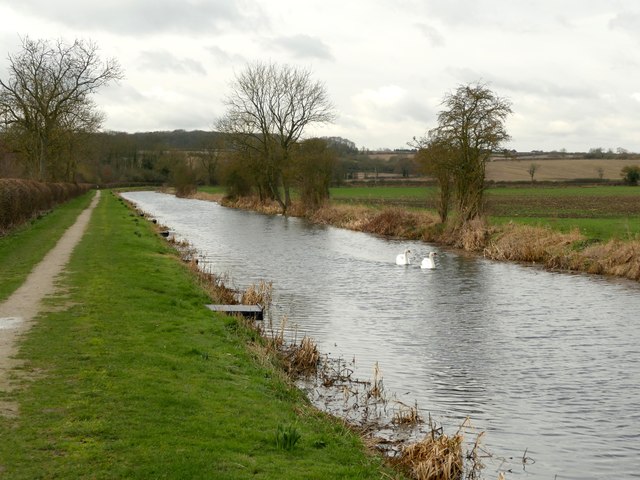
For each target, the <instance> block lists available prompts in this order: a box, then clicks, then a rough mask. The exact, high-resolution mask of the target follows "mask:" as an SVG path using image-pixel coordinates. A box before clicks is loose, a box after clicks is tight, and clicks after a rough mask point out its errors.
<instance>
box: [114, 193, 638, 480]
mask: <svg viewBox="0 0 640 480" xmlns="http://www.w3.org/2000/svg"><path fill="white" fill-rule="evenodd" d="M123 196H124V197H125V198H127V199H129V200H131V201H132V202H134V203H135V204H136V205H137V206H138V207H139V208H140V209H142V210H144V211H145V212H148V213H149V214H151V215H153V216H154V217H155V218H157V219H158V221H159V222H160V223H162V224H164V225H167V226H168V227H169V228H171V229H172V230H173V231H175V232H176V235H177V236H178V237H179V238H184V239H186V240H188V241H189V242H190V243H191V245H192V246H194V247H195V248H196V249H197V250H198V251H199V252H200V255H201V256H202V258H203V259H204V260H205V261H206V262H207V263H206V264H207V265H210V268H211V270H212V271H213V272H214V273H217V274H219V275H222V274H225V275H228V276H229V278H230V280H231V283H232V286H236V287H239V288H244V287H246V286H248V285H250V284H252V283H257V282H259V281H260V280H267V281H272V282H273V288H274V309H275V312H276V314H277V315H278V316H280V315H286V316H287V318H288V321H289V323H290V324H291V323H293V324H295V325H296V327H297V330H298V332H299V336H302V335H303V334H306V335H309V336H310V337H312V338H313V339H314V340H315V341H316V342H317V343H318V347H319V349H320V350H321V352H322V353H327V354H330V355H331V356H333V357H342V358H345V359H352V358H355V359H356V365H357V367H356V370H357V371H356V375H357V376H359V377H362V378H364V379H370V378H371V377H372V375H373V373H372V372H373V367H374V365H375V364H376V362H377V363H378V365H379V367H380V370H381V373H382V375H383V378H384V385H385V388H386V389H387V390H390V391H392V392H394V394H395V395H396V396H397V398H398V399H400V400H401V401H402V402H404V403H406V404H410V405H413V404H414V402H417V404H418V407H419V408H420V410H421V411H422V412H429V413H430V414H431V415H432V416H433V417H434V418H435V419H436V420H438V421H439V422H442V423H443V424H444V425H445V426H446V427H454V428H455V427H456V426H457V425H459V424H460V423H461V422H462V421H463V420H464V419H465V418H466V417H470V418H471V422H472V424H473V425H474V426H475V427H477V428H479V429H480V430H483V431H485V432H486V433H485V436H484V437H483V440H484V444H485V445H486V446H487V448H488V450H490V451H491V452H492V453H493V454H494V455H495V457H494V458H493V459H490V460H489V461H488V462H487V468H486V469H485V472H484V475H485V477H486V478H497V471H498V469H500V470H507V469H510V470H511V472H509V473H507V478H531V479H549V480H553V479H554V478H557V479H610V478H616V479H622V478H640V286H639V285H638V284H637V283H635V282H628V281H622V280H612V279H607V278H602V277H597V276H586V275H572V274H566V273H552V272H547V271H543V270H541V269H539V268H535V267H525V266H520V265H516V264H510V263H500V262H493V261H489V260H485V259H482V258H476V257H470V256H464V255H458V254H455V253H451V252H448V251H445V250H441V249H439V248H437V247H434V246H430V245H427V244H425V243H421V242H413V241H398V240H388V239H384V238H380V237H376V236H372V235H368V234H364V233H357V232H351V231H347V230H341V229H337V228H333V227H326V226H316V225H310V224H308V223H307V222H305V221H304V220H301V219H297V218H287V217H283V216H266V215H261V214H257V213H253V212H246V211H240V210H233V209H228V208H224V207H221V206H220V205H218V204H216V203H212V202H204V201H198V200H189V199H178V198H175V197H174V196H171V195H165V194H160V193H155V192H128V193H126V194H124V195H123ZM405 248H409V249H411V252H412V253H411V258H412V260H413V263H412V264H411V265H409V266H398V265H396V264H395V257H396V255H397V254H398V253H402V251H404V249H405ZM432 250H433V251H437V253H438V256H437V257H436V258H437V260H436V261H437V268H436V269H434V270H422V269H421V268H420V267H419V263H420V260H421V259H422V258H423V257H426V256H427V255H428V253H429V252H430V251H432ZM523 457H526V458H527V461H526V462H521V461H520V460H519V459H522V458H523ZM503 460H505V461H504V463H503Z"/></svg>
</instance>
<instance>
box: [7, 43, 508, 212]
mask: <svg viewBox="0 0 640 480" xmlns="http://www.w3.org/2000/svg"><path fill="white" fill-rule="evenodd" d="M122 77H123V73H122V70H121V68H120V66H119V64H118V62H117V61H116V60H115V59H108V60H106V61H102V60H101V59H100V58H99V56H98V49H97V46H96V45H95V44H93V43H88V42H83V41H75V42H74V43H72V44H70V45H67V44H64V43H63V42H61V41H58V42H55V43H52V42H49V41H47V40H37V41H33V40H31V39H29V38H25V39H24V40H23V42H22V50H21V52H19V53H18V54H16V55H10V56H9V76H8V78H7V79H0V118H1V120H2V124H0V133H1V136H0V155H2V158H5V159H7V158H9V159H10V160H11V159H12V160H13V161H14V165H19V166H21V167H22V169H23V171H25V172H26V174H27V175H28V176H29V177H31V178H34V179H38V180H52V181H55V180H67V181H73V180H76V179H78V177H84V178H85V179H92V177H91V175H92V173H93V174H94V175H95V176H97V178H99V179H100V180H102V181H113V180H118V179H125V178H126V179H129V180H131V179H135V180H138V181H166V180H173V181H174V182H175V183H180V184H184V185H192V184H194V183H196V182H197V181H204V182H207V183H211V182H214V181H216V180H217V179H219V180H221V181H222V182H223V183H225V184H226V185H227V187H228V189H229V193H230V194H232V195H248V194H256V195H258V196H259V197H260V198H261V199H262V200H265V201H266V200H271V201H275V202H277V203H278V205H279V206H280V208H281V210H282V212H283V213H286V211H287V209H288V208H289V207H290V205H291V191H292V188H296V190H297V191H298V192H299V193H300V195H301V198H302V199H303V201H304V202H305V204H306V206H307V207H310V208H315V207H317V206H319V205H320V204H322V203H323V202H324V200H325V199H326V198H327V197H328V194H329V185H330V183H331V182H332V180H334V179H335V173H336V170H337V166H338V165H339V162H338V159H339V158H342V162H341V163H340V164H341V165H342V167H343V168H344V169H345V170H348V169H349V168H352V167H353V165H354V164H358V159H357V148H356V146H355V144H353V142H350V141H349V140H345V139H341V138H337V137H333V138H324V139H317V138H316V139H313V138H312V139H305V137H304V133H305V130H306V129H307V127H309V126H310V125H313V124H316V125H317V124H323V123H328V122H332V121H333V120H334V118H335V108H334V106H333V105H332V103H331V101H330V100H329V98H328V95H327V92H326V89H325V87H324V85H323V84H322V83H320V82H318V81H315V80H313V78H312V76H311V73H310V72H309V71H308V70H305V69H299V68H295V67H292V66H288V65H284V66H283V65H277V64H273V63H260V62H258V63H253V64H249V65H247V66H246V68H245V69H244V70H243V71H242V72H240V73H239V74H238V75H237V76H236V78H235V80H234V82H233V83H232V86H231V89H230V92H229V93H228V95H227V96H226V98H225V104H226V107H227V110H226V112H225V114H224V116H223V117H222V118H220V119H219V120H218V121H217V124H216V129H217V131H218V132H217V133H215V132H201V133H202V134H201V135H199V136H198V139H197V140H196V141H195V142H194V141H193V137H191V136H187V135H182V136H180V137H179V138H180V139H181V141H182V142H183V143H182V144H180V145H176V144H174V145H168V143H169V142H168V141H169V140H170V139H167V138H166V135H164V134H163V132H155V134H140V135H127V134H118V133H113V132H106V133H101V132H100V127H101V124H102V120H103V116H102V114H101V113H100V112H99V111H98V110H97V108H96V105H95V104H94V103H93V100H92V94H94V93H95V92H96V91H97V90H98V89H100V88H101V87H103V86H105V85H107V84H108V83H110V82H112V81H116V80H119V79H121V78H122ZM443 106H444V109H443V110H442V111H441V112H440V113H439V115H438V126H437V127H436V128H434V129H432V130H430V131H429V132H428V134H427V135H426V136H425V137H423V138H419V139H415V138H414V142H413V145H412V146H413V147H414V148H416V149H417V154H416V159H417V160H418V162H419V163H420V164H421V165H422V168H423V169H424V172H425V173H427V174H428V175H430V176H432V177H434V178H435V179H436V180H437V182H438V184H439V191H440V202H439V212H440V216H441V219H442V221H443V222H444V221H446V220H447V218H448V217H449V211H450V210H451V209H453V211H454V212H455V214H456V215H455V218H457V219H459V220H460V221H462V222H467V221H469V220H471V219H473V218H475V217H477V216H479V215H481V213H482V196H483V191H484V179H485V165H486V162H487V161H488V159H489V157H490V155H491V154H492V153H494V152H496V151H498V150H499V149H500V146H501V144H502V143H503V142H504V141H506V140H507V139H508V138H509V136H508V134H507V132H506V130H505V126H504V121H505V119H506V117H507V115H508V114H510V113H511V104H510V102H509V101H508V100H505V99H502V98H500V97H498V96H496V95H495V94H494V93H493V92H492V91H491V90H489V89H488V88H487V87H486V85H482V84H471V85H464V86H460V87H459V88H458V89H457V90H456V91H455V92H452V93H449V94H447V95H446V96H445V99H444V102H443ZM164 133H165V134H166V132H164ZM142 135H144V136H142ZM175 139H176V137H175V136H174V137H172V140H175ZM163 144H164V145H166V149H165V148H159V147H158V145H163ZM406 160H407V161H406V162H404V163H402V166H401V169H402V173H403V174H408V173H409V171H410V170H412V169H413V168H414V165H415V164H414V163H413V162H412V161H410V160H408V159H406ZM5 163H6V162H5ZM399 164H400V162H399ZM0 167H1V165H0ZM5 167H6V166H5ZM0 173H1V172H0Z"/></svg>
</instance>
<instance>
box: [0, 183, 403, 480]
mask: <svg viewBox="0 0 640 480" xmlns="http://www.w3.org/2000/svg"><path fill="white" fill-rule="evenodd" d="M34 235H35V234H34ZM41 235H46V233H45V232H41ZM20 248H21V246H20V245H14V246H13V249H14V251H17V250H19V249H20ZM63 283H64V285H65V287H66V289H65V290H66V291H67V293H66V296H65V297H64V298H62V297H61V298H54V299H53V301H54V302H55V303H57V304H58V307H60V308H58V309H57V310H58V311H57V312H52V313H48V314H46V315H43V316H42V317H41V318H40V319H39V320H38V322H37V323H36V324H35V325H34V327H33V328H32V330H31V331H30V333H29V334H28V335H27V337H26V338H25V339H24V341H23V343H22V344H21V349H20V356H21V357H22V358H23V359H24V360H25V362H26V365H25V367H24V368H25V369H26V370H27V372H26V373H28V375H23V376H22V377H23V378H26V377H31V380H28V381H27V380H24V385H23V388H21V389H18V390H16V391H14V392H12V393H11V395H12V398H13V399H15V400H17V401H18V403H19V405H20V411H21V414H20V416H19V417H18V418H16V419H7V418H2V417H0V438H2V439H3V441H2V442H0V476H3V477H6V478H11V479H33V478H95V479H101V478H109V479H111V478H181V479H184V478H217V479H226V478H228V479H243V478H261V479H270V478H273V479H282V478H318V479H320V478H380V477H381V476H385V477H388V478H389V477H390V478H393V477H394V476H396V477H397V475H398V474H397V473H392V472H391V471H389V470H385V467H383V465H382V460H381V459H380V458H379V457H377V456H372V455H369V454H368V453H366V452H365V450H364V447H363V444H362V442H361V440H360V439H359V438H358V437H357V436H356V435H354V434H353V433H352V432H350V431H349V430H348V429H347V428H346V427H345V426H344V425H343V424H342V423H340V422H338V421H336V420H334V419H331V418H329V417H327V416H326V415H324V414H321V413H320V412H318V411H317V410H315V409H313V408H311V407H310V406H309V404H308V402H307V401H306V400H305V399H304V398H303V396H302V394H301V393H300V392H299V391H298V390H297V389H295V388H293V387H292V386H291V385H290V384H289V383H288V382H287V381H286V380H285V378H284V377H283V376H282V374H281V373H280V372H279V371H278V370H276V369H274V368H273V367H272V366H271V364H270V363H269V362H267V361H265V359H264V358H258V357H257V355H256V353H255V352H254V351H253V350H250V349H249V348H247V342H248V341H249V340H255V338H254V336H255V333H254V332H251V331H249V330H247V329H246V328H244V327H243V326H242V324H241V323H239V322H238V321H236V320H235V319H232V318H229V317H218V316H215V315H214V314H212V312H210V311H208V310H207V309H206V308H205V307H204V304H206V303H207V302H209V299H208V297H207V295H206V294H205V292H204V290H203V289H202V288H201V287H200V286H198V285H197V283H196V282H195V281H194V279H193V276H192V274H191V273H190V272H189V270H188V268H187V267H186V266H185V265H184V264H183V263H181V261H180V260H179V258H178V255H176V252H175V251H174V250H173V249H172V248H170V246H169V245H167V244H166V243H165V242H164V241H162V240H161V239H160V238H159V237H158V236H157V235H156V234H155V233H154V231H153V229H152V227H151V224H149V223H147V222H146V221H145V220H144V219H141V218H139V216H137V215H135V214H133V213H132V212H131V211H130V210H129V209H128V208H127V207H126V206H125V205H123V203H122V202H120V200H119V199H118V198H117V197H115V196H113V195H111V194H106V195H103V197H102V199H101V201H100V203H99V205H98V207H97V208H96V210H95V211H94V214H93V217H92V220H91V223H90V226H89V229H88V231H87V233H86V235H85V237H84V238H83V240H82V242H81V243H80V245H79V246H78V247H77V248H76V250H75V251H74V254H73V256H72V259H71V262H70V265H69V266H68V268H67V273H66V275H65V277H64V279H63ZM252 352H253V353H252ZM4 395H8V394H4ZM283 429H288V430H287V431H290V432H293V431H294V430H295V433H296V435H299V439H298V440H297V441H296V442H295V445H294V446H293V447H292V448H291V449H283V448H280V447H279V445H278V441H277V439H278V438H279V437H278V434H279V432H281V431H282V430H283ZM5 439H7V441H5Z"/></svg>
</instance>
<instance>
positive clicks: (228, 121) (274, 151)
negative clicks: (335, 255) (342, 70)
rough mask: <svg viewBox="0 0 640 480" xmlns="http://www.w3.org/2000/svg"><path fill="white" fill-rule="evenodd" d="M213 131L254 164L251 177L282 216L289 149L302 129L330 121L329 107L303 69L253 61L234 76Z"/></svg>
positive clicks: (287, 200)
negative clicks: (255, 169)
mask: <svg viewBox="0 0 640 480" xmlns="http://www.w3.org/2000/svg"><path fill="white" fill-rule="evenodd" d="M225 103H226V106H227V112H226V114H225V115H224V117H223V118H221V119H220V120H219V121H218V124H217V127H218V130H220V131H222V132H224V133H226V134H228V135H229V139H230V141H231V142H232V144H233V145H234V146H235V148H236V149H237V150H239V151H242V152H244V154H245V155H247V156H251V157H252V159H254V160H256V161H257V162H258V163H259V165H260V176H259V177H258V178H257V179H256V180H257V182H258V183H259V184H260V188H264V189H266V193H267V195H268V196H269V197H271V198H273V199H275V200H276V201H277V202H278V204H279V205H280V207H281V208H282V211H283V213H286V210H287V208H288V207H289V205H290V204H291V197H290V192H289V188H290V183H291V180H292V172H291V158H290V157H291V149H292V147H293V145H295V144H296V143H297V142H298V141H299V140H300V138H301V137H302V134H303V132H304V130H305V128H306V127H307V126H308V125H311V124H318V123H320V124H321V123H327V122H332V121H333V120H334V118H335V114H334V108H333V105H332V104H331V102H330V101H329V98H328V96H327V92H326V89H325V87H324V85H323V84H322V83H320V82H316V81H314V80H312V78H311V73H310V72H309V71H308V70H302V69H298V68H295V67H291V66H288V65H282V66H279V65H276V64H265V63H259V62H258V63H255V64H250V65H247V67H246V68H245V69H244V71H242V72H241V73H240V74H239V75H237V76H236V79H235V82H234V83H233V85H232V89H231V92H230V93H229V95H228V96H227V97H226V100H225Z"/></svg>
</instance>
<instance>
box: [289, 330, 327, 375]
mask: <svg viewBox="0 0 640 480" xmlns="http://www.w3.org/2000/svg"><path fill="white" fill-rule="evenodd" d="M281 356H282V360H283V363H284V368H285V371H286V372H287V373H288V374H289V375H291V376H293V377H300V376H310V375H315V374H316V372H317V371H318V364H319V363H320V352H319V351H318V346H317V345H316V343H315V342H314V341H313V340H311V338H309V337H307V336H305V337H303V339H302V340H301V341H300V343H299V344H295V343H294V344H292V345H289V346H287V347H285V348H283V349H282V353H281Z"/></svg>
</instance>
